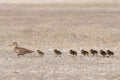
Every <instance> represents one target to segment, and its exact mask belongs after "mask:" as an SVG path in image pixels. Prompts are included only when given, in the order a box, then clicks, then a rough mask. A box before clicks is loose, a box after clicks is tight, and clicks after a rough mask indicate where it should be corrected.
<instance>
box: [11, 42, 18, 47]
mask: <svg viewBox="0 0 120 80" xmlns="http://www.w3.org/2000/svg"><path fill="white" fill-rule="evenodd" d="M10 46H14V47H18V43H17V42H13V43H12V44H11V45H10Z"/></svg>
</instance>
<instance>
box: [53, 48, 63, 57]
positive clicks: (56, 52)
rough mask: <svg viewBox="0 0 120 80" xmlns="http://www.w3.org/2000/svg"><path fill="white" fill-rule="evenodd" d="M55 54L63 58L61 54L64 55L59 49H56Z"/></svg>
mask: <svg viewBox="0 0 120 80" xmlns="http://www.w3.org/2000/svg"><path fill="white" fill-rule="evenodd" d="M54 53H55V54H56V55H57V56H58V55H59V56H60V57H61V54H62V52H61V51H59V50H57V49H54Z"/></svg>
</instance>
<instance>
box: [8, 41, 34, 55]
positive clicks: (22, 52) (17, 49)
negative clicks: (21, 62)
mask: <svg viewBox="0 0 120 80" xmlns="http://www.w3.org/2000/svg"><path fill="white" fill-rule="evenodd" d="M10 46H14V52H16V53H17V55H18V56H20V55H25V54H30V53H33V52H34V51H32V50H29V49H26V48H22V47H19V46H18V43H17V42H13V43H12V44H11V45H10Z"/></svg>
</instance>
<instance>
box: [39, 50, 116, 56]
mask: <svg viewBox="0 0 120 80" xmlns="http://www.w3.org/2000/svg"><path fill="white" fill-rule="evenodd" d="M89 52H90V53H91V54H92V55H93V56H98V51H97V50H94V49H90V51H89ZM89 52H88V51H86V50H83V49H82V50H81V54H82V55H83V56H89ZM37 53H38V54H39V55H40V56H44V53H43V52H42V51H40V50H37ZM54 53H55V54H56V56H60V57H61V55H62V54H63V53H62V52H61V51H59V50H57V49H54ZM69 53H70V54H71V55H72V56H77V54H78V53H77V52H76V51H75V50H72V49H71V50H69ZM99 53H100V54H101V55H102V56H103V57H110V56H113V55H114V52H113V51H110V50H107V51H104V50H100V51H99Z"/></svg>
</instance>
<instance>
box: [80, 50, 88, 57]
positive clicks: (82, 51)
mask: <svg viewBox="0 0 120 80" xmlns="http://www.w3.org/2000/svg"><path fill="white" fill-rule="evenodd" d="M81 53H82V54H83V55H84V56H89V55H88V54H89V52H87V51H85V50H83V49H82V50H81Z"/></svg>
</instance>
